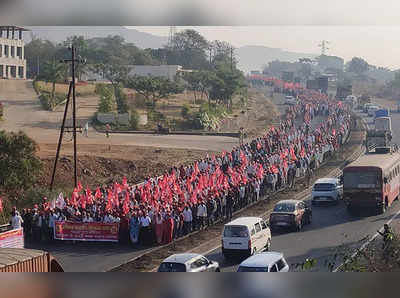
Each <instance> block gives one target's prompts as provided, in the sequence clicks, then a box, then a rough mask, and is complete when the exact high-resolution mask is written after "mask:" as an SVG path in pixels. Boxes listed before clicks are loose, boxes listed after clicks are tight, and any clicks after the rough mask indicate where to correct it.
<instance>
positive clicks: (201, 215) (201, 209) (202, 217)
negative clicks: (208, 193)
mask: <svg viewBox="0 0 400 298" xmlns="http://www.w3.org/2000/svg"><path fill="white" fill-rule="evenodd" d="M197 218H198V222H199V230H201V229H203V228H204V227H205V223H206V220H207V207H206V205H205V204H204V202H203V201H202V202H201V203H200V205H199V206H198V207H197Z"/></svg>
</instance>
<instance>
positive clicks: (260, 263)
mask: <svg viewBox="0 0 400 298" xmlns="http://www.w3.org/2000/svg"><path fill="white" fill-rule="evenodd" d="M282 257H283V254H282V253H280V252H273V251H268V252H261V253H258V254H255V255H254V256H251V257H250V258H248V259H246V260H244V261H243V262H242V263H241V264H240V266H241V267H255V268H260V267H262V268H265V267H269V265H270V264H273V263H275V262H277V261H278V260H279V259H281V258H282Z"/></svg>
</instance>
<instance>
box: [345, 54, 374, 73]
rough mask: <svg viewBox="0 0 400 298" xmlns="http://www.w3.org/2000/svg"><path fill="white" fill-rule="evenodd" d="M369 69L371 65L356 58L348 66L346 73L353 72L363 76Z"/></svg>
mask: <svg viewBox="0 0 400 298" xmlns="http://www.w3.org/2000/svg"><path fill="white" fill-rule="evenodd" d="M368 69H369V64H368V62H367V61H365V60H364V59H362V58H358V57H354V58H353V59H351V61H350V62H348V63H347V65H346V71H348V72H353V73H355V74H357V75H362V74H364V73H365V72H367V71H368Z"/></svg>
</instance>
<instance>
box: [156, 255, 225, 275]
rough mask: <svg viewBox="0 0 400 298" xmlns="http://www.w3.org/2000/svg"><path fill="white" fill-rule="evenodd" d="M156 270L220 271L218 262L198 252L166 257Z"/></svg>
mask: <svg viewBox="0 0 400 298" xmlns="http://www.w3.org/2000/svg"><path fill="white" fill-rule="evenodd" d="M158 272H220V268H219V264H218V262H215V261H210V260H208V259H207V258H206V257H204V256H202V255H199V254H191V253H184V254H175V255H172V256H170V257H168V258H166V259H165V260H164V261H163V262H162V263H161V264H160V266H159V267H158Z"/></svg>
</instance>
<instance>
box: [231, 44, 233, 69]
mask: <svg viewBox="0 0 400 298" xmlns="http://www.w3.org/2000/svg"><path fill="white" fill-rule="evenodd" d="M231 71H232V72H233V47H231Z"/></svg>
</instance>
